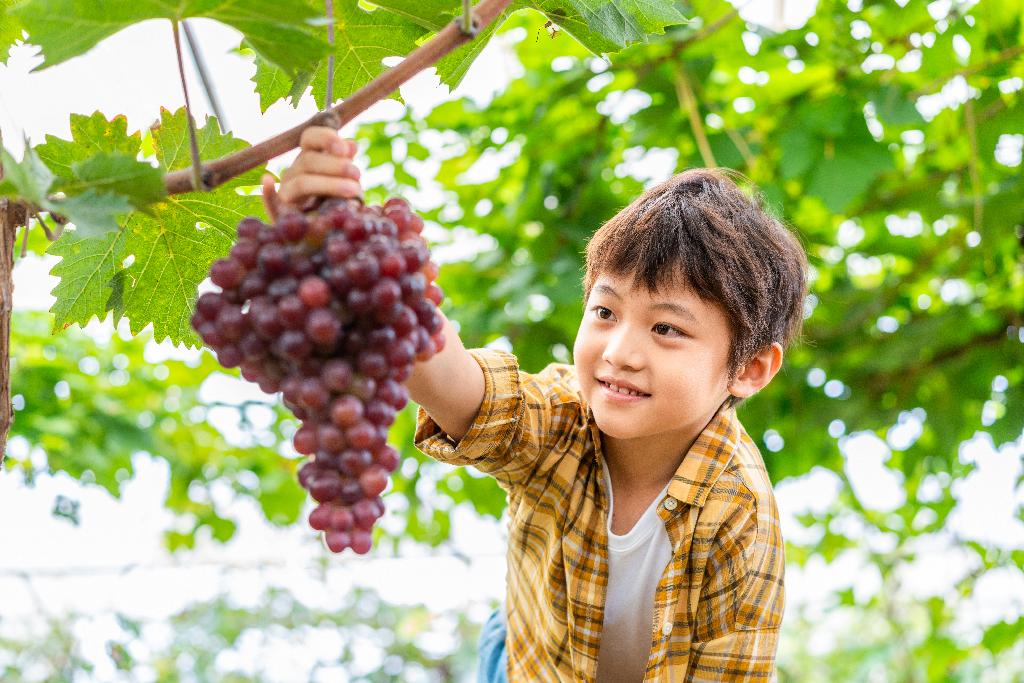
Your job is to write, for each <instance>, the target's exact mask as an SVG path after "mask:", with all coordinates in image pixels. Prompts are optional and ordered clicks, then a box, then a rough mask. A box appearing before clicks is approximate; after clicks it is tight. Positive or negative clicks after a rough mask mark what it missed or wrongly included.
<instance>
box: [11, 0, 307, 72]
mask: <svg viewBox="0 0 1024 683" xmlns="http://www.w3.org/2000/svg"><path fill="white" fill-rule="evenodd" d="M320 14H321V13H319V12H316V11H314V10H313V9H312V8H311V7H310V6H309V4H308V3H307V2H304V1H303V0H251V1H250V2H246V3H238V2H232V1H230V0H183V1H182V2H171V1H170V0H141V1H140V2H132V3H126V2H103V1H102V0H30V1H29V2H26V3H25V4H24V5H21V6H19V7H18V8H17V9H16V10H14V11H13V16H14V18H15V19H16V20H20V21H21V22H22V23H23V25H24V27H25V28H26V30H28V33H29V35H30V36H31V41H32V43H33V44H35V45H38V46H39V47H41V48H42V50H43V56H44V61H43V63H42V64H40V65H39V66H38V67H36V68H37V69H42V68H47V67H50V66H53V65H55V64H60V63H61V62H64V61H67V60H68V59H71V58H72V57H77V56H79V55H81V54H84V53H85V52H87V51H88V50H90V49H91V48H92V47H93V46H94V45H96V44H97V43H99V42H100V41H101V40H103V39H104V38H107V37H109V36H112V35H113V34H115V33H117V32H118V31H120V30H122V29H124V28H127V27H129V26H131V25H132V24H136V23H138V22H140V21H144V20H147V19H168V20H172V21H181V20H183V19H187V18H189V17H204V18H207V19H214V20H216V21H219V22H222V23H224V24H227V25H228V26H231V27H232V28H235V29H238V30H239V31H241V32H242V34H243V35H244V36H245V38H246V39H247V40H248V42H249V44H251V45H252V46H253V49H255V50H256V51H257V52H258V53H259V54H260V55H261V56H263V58H264V59H267V60H268V61H270V62H273V63H274V64H276V65H278V66H279V67H281V68H282V69H284V70H285V71H287V72H289V73H295V72H297V71H299V70H300V69H303V68H308V67H309V65H310V64H313V63H315V62H316V61H317V60H319V59H320V58H321V56H322V55H323V54H324V53H325V52H326V48H327V46H326V43H324V41H323V40H321V39H320V38H319V37H318V36H317V35H316V33H315V32H314V29H313V26H312V25H311V20H313V19H314V18H316V17H318V16H320ZM168 40H170V31H168Z"/></svg>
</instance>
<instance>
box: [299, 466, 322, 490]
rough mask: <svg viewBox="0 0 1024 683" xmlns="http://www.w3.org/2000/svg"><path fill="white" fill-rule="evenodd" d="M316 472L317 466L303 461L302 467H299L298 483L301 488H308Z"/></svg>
mask: <svg viewBox="0 0 1024 683" xmlns="http://www.w3.org/2000/svg"><path fill="white" fill-rule="evenodd" d="M318 472H319V468H318V467H317V466H316V465H314V464H313V463H311V462H306V463H303V464H302V467H300V468H299V473H298V476H299V483H300V484H301V485H302V487H303V488H308V487H309V485H310V483H311V482H312V481H313V478H314V477H316V475H317V473H318Z"/></svg>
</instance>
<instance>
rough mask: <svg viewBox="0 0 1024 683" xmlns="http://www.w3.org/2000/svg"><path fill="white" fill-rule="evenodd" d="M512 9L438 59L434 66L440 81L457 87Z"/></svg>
mask: <svg viewBox="0 0 1024 683" xmlns="http://www.w3.org/2000/svg"><path fill="white" fill-rule="evenodd" d="M511 14H512V11H510V10H505V11H504V12H502V13H501V14H500V15H499V16H498V17H497V18H496V19H495V20H494V21H492V22H491V23H490V24H488V25H487V26H486V27H485V28H484V30H482V31H480V33H479V34H478V35H477V36H476V37H475V38H473V40H471V41H469V42H468V43H466V44H465V45H463V46H462V47H460V48H458V49H457V50H452V51H451V52H449V53H448V54H446V55H445V56H444V57H442V58H441V59H439V60H438V62H437V64H436V65H435V67H436V68H437V75H438V77H439V78H440V79H441V82H442V83H444V84H445V85H447V86H448V87H449V88H451V89H452V90H455V88H457V87H459V83H461V82H462V79H463V78H465V77H466V72H467V71H469V67H470V66H472V64H473V62H474V61H476V58H477V57H479V56H480V53H481V52H483V49H484V48H485V47H486V46H487V43H488V42H489V41H490V40H491V37H492V36H493V35H494V33H495V31H497V30H498V27H500V26H501V25H502V24H503V23H505V20H506V19H508V18H509V16H510V15H511Z"/></svg>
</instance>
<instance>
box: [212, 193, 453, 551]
mask: <svg viewBox="0 0 1024 683" xmlns="http://www.w3.org/2000/svg"><path fill="white" fill-rule="evenodd" d="M422 230H423V219H421V218H420V217H419V216H417V215H416V214H414V213H412V212H411V211H410V209H409V205H408V204H407V203H406V202H405V201H404V200H402V199H398V198H392V199H389V200H388V201H387V202H386V203H385V204H384V205H383V206H364V205H363V204H362V203H361V202H359V201H358V200H347V201H343V200H328V201H325V202H324V203H323V204H321V206H320V208H319V209H318V210H317V211H316V212H315V213H311V214H309V215H305V214H303V213H301V212H299V211H294V210H287V211H284V212H282V213H281V214H280V215H279V216H278V219H277V221H276V223H275V224H274V225H265V224H264V223H262V222H260V221H259V220H256V219H255V218H246V219H244V220H242V222H241V223H239V225H238V241H237V242H236V243H235V245H234V246H233V247H232V249H231V253H230V254H229V255H228V256H227V257H225V258H222V259H220V260H218V261H216V262H215V263H214V264H213V266H212V268H211V269H210V278H211V280H213V283H214V284H215V285H217V286H219V287H220V288H221V291H220V292H219V293H215V292H207V293H204V294H203V295H202V296H200V297H199V299H198V300H197V301H196V310H195V314H194V315H193V317H192V325H193V327H194V328H195V329H196V331H197V332H198V333H199V335H200V336H201V337H202V339H203V341H204V342H206V344H208V345H209V346H210V347H211V348H212V349H213V350H214V351H215V352H216V354H217V359H218V360H219V361H220V364H221V365H223V366H224V367H229V368H233V367H240V368H241V372H242V376H243V377H245V379H247V380H249V381H251V382H256V383H257V384H259V386H260V389H262V390H263V391H265V392H267V393H275V392H278V391H280V392H281V394H282V397H283V401H284V404H285V405H286V406H287V407H288V408H289V409H290V410H291V411H292V412H293V413H294V414H295V416H296V417H297V418H299V419H300V420H301V421H302V425H301V427H300V428H299V429H298V430H297V431H296V433H295V437H294V444H295V450H297V451H298V452H299V453H302V454H304V455H309V456H311V458H310V459H309V461H308V462H306V463H305V464H303V465H302V467H301V468H300V469H299V474H298V476H299V482H300V483H301V484H302V486H303V487H305V488H306V489H308V490H309V492H310V495H312V497H313V499H314V500H315V501H316V502H317V503H318V504H319V505H318V506H317V507H316V508H315V509H314V510H313V512H312V513H311V514H310V516H309V524H310V526H312V527H313V528H314V529H316V530H318V531H323V532H325V534H324V540H325V542H326V544H327V547H328V548H330V550H331V551H333V552H336V553H337V552H341V551H342V550H344V549H345V548H352V549H353V550H354V551H355V552H356V553H359V554H363V553H366V552H367V551H368V550H369V549H370V545H371V535H370V532H371V531H372V529H373V525H374V523H375V522H376V520H377V519H378V518H379V517H380V516H381V515H383V514H384V505H383V503H382V501H381V498H380V494H381V492H383V491H384V489H385V488H386V487H387V482H388V476H389V474H390V473H391V472H393V471H394V470H395V468H396V467H397V466H398V462H399V457H398V452H397V451H396V450H395V449H394V448H392V447H391V446H389V445H388V443H387V434H388V428H389V427H390V426H391V424H392V422H394V420H395V414H396V412H397V411H399V410H401V409H402V408H403V407H404V406H405V404H406V402H407V401H408V393H407V392H406V389H405V386H404V385H403V384H402V383H403V382H405V381H406V380H407V379H408V378H409V376H410V374H411V373H412V368H413V364H414V363H415V362H416V361H417V360H426V359H427V358H430V357H431V356H432V355H433V354H434V353H436V352H437V351H439V350H440V349H441V347H442V346H443V344H444V338H443V336H442V333H441V328H442V323H443V318H442V317H441V315H440V313H439V312H438V310H437V306H438V304H440V303H441V298H442V293H441V289H440V288H439V287H438V286H437V285H436V284H434V279H435V278H436V277H437V266H436V265H435V264H434V263H433V262H432V261H431V260H430V252H429V251H428V249H427V245H426V242H424V240H423V238H422V237H421V236H420V232H421V231H422Z"/></svg>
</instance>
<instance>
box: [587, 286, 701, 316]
mask: <svg viewBox="0 0 1024 683" xmlns="http://www.w3.org/2000/svg"><path fill="white" fill-rule="evenodd" d="M594 291H597V292H600V293H602V294H607V295H609V296H613V297H615V298H616V299H619V300H621V299H622V297H621V296H620V295H619V293H618V292H616V291H615V290H614V289H612V288H611V287H610V286H609V285H597V286H595V287H594ZM651 310H654V311H669V312H670V313H675V314H676V315H678V316H679V317H680V318H684V319H686V320H689V321H690V322H692V323H694V324H695V325H698V324H700V322H699V321H698V320H697V316H695V315H694V314H693V313H692V312H691V311H690V309H688V308H686V307H685V306H680V305H679V304H674V303H671V302H668V301H662V302H659V303H656V304H654V305H653V306H651Z"/></svg>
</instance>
